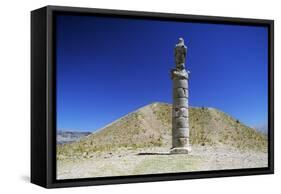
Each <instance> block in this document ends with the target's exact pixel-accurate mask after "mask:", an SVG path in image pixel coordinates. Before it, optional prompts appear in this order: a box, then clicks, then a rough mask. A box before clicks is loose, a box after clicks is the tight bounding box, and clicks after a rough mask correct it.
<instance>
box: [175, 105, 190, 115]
mask: <svg viewBox="0 0 281 194" xmlns="http://www.w3.org/2000/svg"><path fill="white" fill-rule="evenodd" d="M172 117H188V108H187V107H182V106H181V107H174V108H173V112H172Z"/></svg>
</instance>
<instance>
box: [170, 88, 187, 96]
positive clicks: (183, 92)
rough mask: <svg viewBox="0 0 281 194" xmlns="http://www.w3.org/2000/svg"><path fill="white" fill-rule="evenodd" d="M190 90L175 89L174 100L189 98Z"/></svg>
mask: <svg viewBox="0 0 281 194" xmlns="http://www.w3.org/2000/svg"><path fill="white" fill-rule="evenodd" d="M187 97H188V90H187V89H185V88H174V89H173V98H174V99H175V98H187Z"/></svg>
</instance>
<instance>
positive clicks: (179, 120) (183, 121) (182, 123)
mask: <svg viewBox="0 0 281 194" xmlns="http://www.w3.org/2000/svg"><path fill="white" fill-rule="evenodd" d="M172 126H173V128H187V127H188V118H185V117H173V118H172Z"/></svg>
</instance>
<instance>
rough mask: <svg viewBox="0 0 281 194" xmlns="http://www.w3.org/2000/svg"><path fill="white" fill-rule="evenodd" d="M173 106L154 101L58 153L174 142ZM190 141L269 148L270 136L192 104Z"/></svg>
mask: <svg viewBox="0 0 281 194" xmlns="http://www.w3.org/2000/svg"><path fill="white" fill-rule="evenodd" d="M171 111H172V105H170V104H167V103H152V104H149V105H147V106H144V107H142V108H140V109H138V110H136V111H134V112H132V113H129V114H127V115H125V116H124V117H122V118H120V119H118V120H116V121H114V122H112V123H110V124H108V125H107V126H105V127H104V128H102V129H100V130H98V131H97V132H94V133H92V134H91V135H88V136H87V137H85V138H83V139H81V140H79V141H77V142H73V143H69V144H64V145H58V146H57V148H58V149H57V150H58V155H61V154H62V155H71V156H73V155H76V154H77V155H80V154H83V153H90V152H96V151H106V150H112V149H116V148H138V147H151V146H166V147H170V145H171V135H172V125H171V123H172V121H171V114H172V113H171ZM189 117H190V118H189V128H190V143H191V144H193V145H201V146H207V145H228V146H232V147H235V148H238V149H243V150H244V149H253V150H259V151H266V149H267V137H266V136H265V135H264V134H262V133H260V132H258V131H256V130H255V129H253V128H250V127H248V126H246V125H244V124H242V123H240V122H239V121H238V120H236V119H234V118H233V117H231V116H229V115H227V114H225V113H223V112H221V111H219V110H217V109H214V108H203V107H202V108H195V107H189Z"/></svg>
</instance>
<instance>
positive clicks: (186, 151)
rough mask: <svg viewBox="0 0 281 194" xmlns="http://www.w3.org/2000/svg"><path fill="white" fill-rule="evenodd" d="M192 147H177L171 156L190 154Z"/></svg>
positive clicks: (172, 150)
mask: <svg viewBox="0 0 281 194" xmlns="http://www.w3.org/2000/svg"><path fill="white" fill-rule="evenodd" d="M190 152H191V147H177V148H172V149H171V150H170V154H189V153H190Z"/></svg>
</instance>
